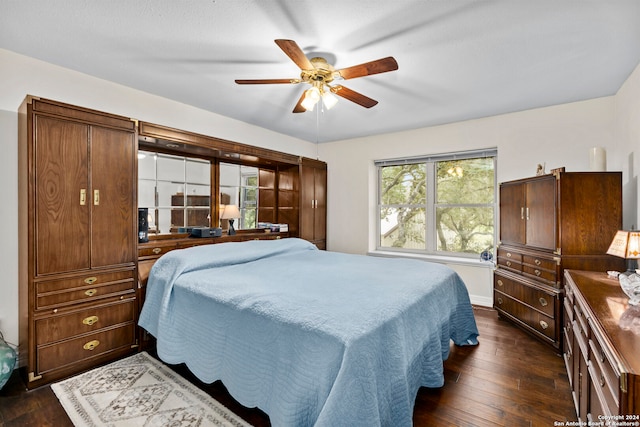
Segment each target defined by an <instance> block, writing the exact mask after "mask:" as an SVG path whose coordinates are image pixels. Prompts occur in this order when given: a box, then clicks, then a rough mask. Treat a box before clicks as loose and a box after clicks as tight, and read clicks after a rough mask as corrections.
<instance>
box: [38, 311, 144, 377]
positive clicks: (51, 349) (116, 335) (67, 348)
mask: <svg viewBox="0 0 640 427" xmlns="http://www.w3.org/2000/svg"><path fill="white" fill-rule="evenodd" d="M134 344H135V324H134V323H133V322H131V323H129V324H126V325H122V326H119V327H117V328H113V329H107V330H102V331H100V332H97V333H94V334H87V335H83V336H81V337H78V338H73V339H70V340H67V341H62V342H59V343H56V344H46V345H42V346H36V349H37V350H36V354H37V356H36V358H37V361H36V362H37V368H38V369H37V370H38V374H46V373H47V372H49V371H52V370H55V369H61V368H64V367H66V366H69V365H72V364H74V363H77V362H80V361H83V360H88V359H91V358H94V357H98V356H101V355H103V354H106V353H109V352H111V351H114V350H116V349H120V348H126V347H130V346H132V345H134Z"/></svg>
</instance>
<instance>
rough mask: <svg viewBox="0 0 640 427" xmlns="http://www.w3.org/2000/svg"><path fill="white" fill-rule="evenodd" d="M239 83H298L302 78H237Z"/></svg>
mask: <svg viewBox="0 0 640 427" xmlns="http://www.w3.org/2000/svg"><path fill="white" fill-rule="evenodd" d="M236 83H237V84H239V85H271V84H297V83H300V79H250V80H236Z"/></svg>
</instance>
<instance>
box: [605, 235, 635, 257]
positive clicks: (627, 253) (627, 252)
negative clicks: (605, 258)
mask: <svg viewBox="0 0 640 427" xmlns="http://www.w3.org/2000/svg"><path fill="white" fill-rule="evenodd" d="M607 254H608V255H613V256H617V257H620V258H625V259H640V231H625V230H619V231H618V232H617V233H616V235H615V236H614V237H613V241H612V242H611V246H609V249H608V250H607Z"/></svg>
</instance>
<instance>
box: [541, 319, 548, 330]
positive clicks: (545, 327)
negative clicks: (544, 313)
mask: <svg viewBox="0 0 640 427" xmlns="http://www.w3.org/2000/svg"><path fill="white" fill-rule="evenodd" d="M540 326H541V327H542V329H547V328H548V327H549V324H548V323H547V322H545V321H544V320H541V321H540Z"/></svg>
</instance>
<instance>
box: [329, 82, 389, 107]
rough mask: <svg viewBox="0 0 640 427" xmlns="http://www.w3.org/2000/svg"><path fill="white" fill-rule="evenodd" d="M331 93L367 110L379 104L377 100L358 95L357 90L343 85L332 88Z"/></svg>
mask: <svg viewBox="0 0 640 427" xmlns="http://www.w3.org/2000/svg"><path fill="white" fill-rule="evenodd" d="M331 92H333V93H335V94H336V95H338V96H341V97H343V98H345V99H348V100H349V101H351V102H355V103H356V104H359V105H362V106H363V107H365V108H371V107H373V106H374V105H376V104H377V103H378V101H376V100H375V99H371V98H369V97H368V96H364V95H363V94H361V93H358V92H356V91H355V90H351V89H349V88H346V87H344V86H342V85H337V86H332V87H331Z"/></svg>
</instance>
